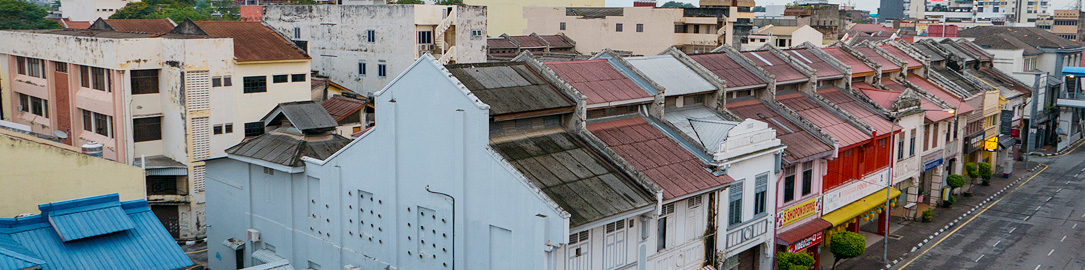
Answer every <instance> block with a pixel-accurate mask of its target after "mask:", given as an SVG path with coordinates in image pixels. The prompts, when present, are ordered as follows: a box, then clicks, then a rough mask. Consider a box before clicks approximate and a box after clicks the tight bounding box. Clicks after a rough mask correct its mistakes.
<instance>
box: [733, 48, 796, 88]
mask: <svg viewBox="0 0 1085 270" xmlns="http://www.w3.org/2000/svg"><path fill="white" fill-rule="evenodd" d="M742 55H743V56H746V58H749V59H750V60H751V61H753V63H754V64H755V65H757V66H759V67H761V68H763V69H765V71H767V72H768V73H772V74H773V75H776V83H777V84H780V83H784V82H791V81H806V80H809V79H810V77H807V76H806V75H805V74H802V72H801V71H799V70H798V69H795V67H792V66H791V64H788V63H787V61H785V60H784V59H780V57H777V56H776V54H773V53H772V52H769V51H747V52H742Z"/></svg>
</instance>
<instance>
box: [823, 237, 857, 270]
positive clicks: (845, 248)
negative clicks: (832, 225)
mask: <svg viewBox="0 0 1085 270" xmlns="http://www.w3.org/2000/svg"><path fill="white" fill-rule="evenodd" d="M829 239H830V240H829V251H830V252H832V253H833V257H836V260H834V261H833V269H836V264H837V263H838V262H840V260H844V259H850V258H855V257H859V255H863V253H865V252H866V238H863V236H862V235H859V234H858V233H853V232H849V231H842V232H834V233H833V235H832V237H830V238H829Z"/></svg>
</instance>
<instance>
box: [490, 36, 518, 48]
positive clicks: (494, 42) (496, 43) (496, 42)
mask: <svg viewBox="0 0 1085 270" xmlns="http://www.w3.org/2000/svg"><path fill="white" fill-rule="evenodd" d="M486 47H487V48H489V49H516V48H517V47H516V44H512V42H510V41H509V40H508V39H505V38H504V37H494V38H487V39H486Z"/></svg>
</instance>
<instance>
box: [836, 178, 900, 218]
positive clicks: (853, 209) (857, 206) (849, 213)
mask: <svg viewBox="0 0 1085 270" xmlns="http://www.w3.org/2000/svg"><path fill="white" fill-rule="evenodd" d="M884 192H885V190H884V189H883V190H881V191H878V192H874V194H870V195H867V196H866V197H863V198H862V199H859V200H858V201H855V202H853V203H850V204H848V205H845V206H844V207H841V208H840V209H836V211H832V212H829V213H828V214H825V215H822V216H821V219H824V220H825V221H828V222H829V223H832V224H833V226H836V225H840V224H844V223H846V222H848V220H851V219H852V218H855V217H857V216H859V215H862V214H863V213H866V212H867V211H870V209H873V208H875V207H878V206H880V205H885V193H884ZM897 196H900V190H899V189H897V188H894V187H891V188H889V197H897Z"/></svg>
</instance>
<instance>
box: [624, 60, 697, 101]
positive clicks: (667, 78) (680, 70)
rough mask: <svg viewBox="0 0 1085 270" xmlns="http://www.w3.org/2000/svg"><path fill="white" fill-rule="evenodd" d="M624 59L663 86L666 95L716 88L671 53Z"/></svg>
mask: <svg viewBox="0 0 1085 270" xmlns="http://www.w3.org/2000/svg"><path fill="white" fill-rule="evenodd" d="M625 61H626V62H629V64H630V65H633V67H635V68H637V69H638V70H640V72H641V73H643V74H644V76H648V79H651V80H652V81H654V82H656V83H658V84H659V85H660V86H663V88H664V89H666V91H665V92H664V94H665V95H666V96H676V95H685V94H692V93H699V92H705V91H714V90H717V89H716V86H714V85H712V83H709V82H708V81H707V80H705V79H704V78H703V77H701V75H697V72H694V71H693V70H692V69H690V68H689V67H687V66H686V65H685V64H683V63H682V62H681V61H678V59H675V58H674V56H671V55H657V56H644V57H628V58H625Z"/></svg>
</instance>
